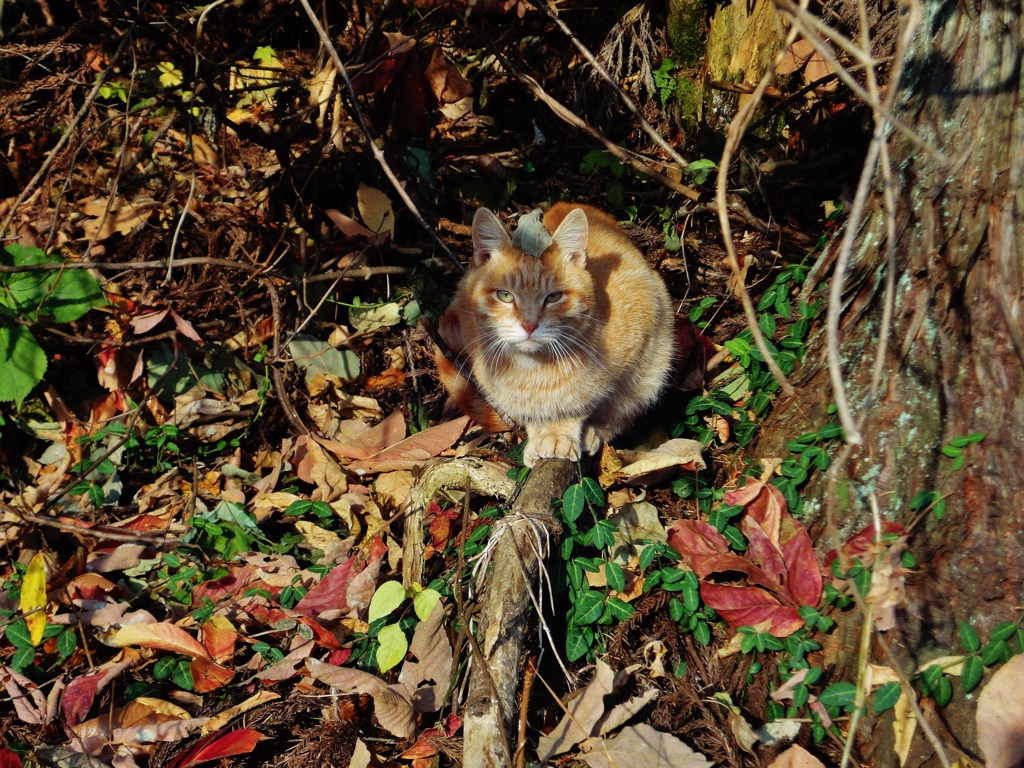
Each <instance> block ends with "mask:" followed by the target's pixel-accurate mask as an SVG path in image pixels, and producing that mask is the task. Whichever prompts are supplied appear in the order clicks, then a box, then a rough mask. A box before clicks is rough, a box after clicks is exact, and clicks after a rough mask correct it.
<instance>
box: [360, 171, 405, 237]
mask: <svg viewBox="0 0 1024 768" xmlns="http://www.w3.org/2000/svg"><path fill="white" fill-rule="evenodd" d="M356 201H357V202H358V204H359V215H360V216H361V217H362V218H363V223H364V224H365V225H366V226H367V228H369V230H370V231H371V232H377V233H380V232H387V233H388V234H389V235H390V236H391V239H392V240H394V239H395V212H394V210H393V209H392V208H391V201H390V200H388V196H387V195H385V194H384V193H383V192H381V191H380V190H379V189H376V188H374V187H368V186H367V185H366V184H360V185H359V189H358V190H357V191H356Z"/></svg>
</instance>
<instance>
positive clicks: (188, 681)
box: [171, 659, 195, 691]
mask: <svg viewBox="0 0 1024 768" xmlns="http://www.w3.org/2000/svg"><path fill="white" fill-rule="evenodd" d="M171 680H173V681H174V684H175V685H176V686H178V687H179V688H181V690H183V691H191V690H192V689H193V688H194V687H195V680H193V678H192V670H191V669H190V668H189V662H187V661H185V660H184V659H180V660H178V661H177V662H176V663H175V665H174V667H173V669H172V671H171Z"/></svg>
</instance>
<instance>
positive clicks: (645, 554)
mask: <svg viewBox="0 0 1024 768" xmlns="http://www.w3.org/2000/svg"><path fill="white" fill-rule="evenodd" d="M657 554H658V553H657V550H655V549H654V547H652V546H646V547H644V548H643V549H642V550H641V551H640V568H641V569H647V568H649V567H650V565H651V563H653V562H654V558H655V557H656V556H657Z"/></svg>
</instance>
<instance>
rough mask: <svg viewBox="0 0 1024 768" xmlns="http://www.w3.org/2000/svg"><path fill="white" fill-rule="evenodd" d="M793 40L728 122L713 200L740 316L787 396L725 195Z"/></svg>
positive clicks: (789, 39)
mask: <svg viewBox="0 0 1024 768" xmlns="http://www.w3.org/2000/svg"><path fill="white" fill-rule="evenodd" d="M795 39H796V30H795V29H791V30H790V31H789V35H788V36H787V37H786V42H785V43H784V44H783V45H782V48H781V49H780V50H779V52H778V53H777V54H776V55H775V58H774V59H773V60H772V61H771V63H770V64H769V65H768V69H767V71H766V72H765V73H764V76H763V77H762V78H761V80H760V82H758V84H757V87H756V88H755V89H754V93H753V94H751V96H750V98H749V99H748V100H747V101H746V103H744V105H743V106H742V107H741V108H740V110H739V111H738V112H737V113H736V116H735V117H734V118H733V119H732V122H731V123H729V131H728V134H727V136H726V141H725V147H724V148H723V149H722V159H721V161H720V162H719V164H718V180H717V184H716V186H715V200H716V202H717V207H718V222H719V225H720V226H721V227H722V241H723V243H724V244H725V254H726V256H727V258H728V260H729V268H730V269H731V270H732V275H733V285H734V286H735V291H736V293H737V295H738V297H739V299H740V303H741V304H742V305H743V314H744V316H745V317H746V320H747V329H748V330H749V331H750V333H751V335H753V337H754V344H755V345H756V346H757V348H758V350H759V351H760V352H761V356H762V357H763V358H764V362H765V364H766V365H767V366H768V369H769V370H770V371H771V372H772V375H773V376H774V377H775V380H776V381H778V382H779V386H780V387H781V388H782V391H783V393H784V394H785V395H787V396H792V395H794V394H796V390H795V389H793V385H792V384H790V383H789V381H788V380H787V379H786V375H785V374H784V373H783V372H782V369H781V368H779V364H778V363H777V362H776V361H775V358H774V357H773V356H772V354H771V352H769V351H768V344H767V342H766V341H765V338H764V334H763V333H761V327H760V325H758V322H757V311H756V310H755V308H754V302H753V300H752V299H751V298H750V292H749V291H747V286H746V285H744V282H743V279H742V273H741V272H740V264H739V261H738V260H737V258H736V246H735V245H733V242H732V227H731V226H730V224H729V212H728V205H727V201H726V192H727V190H728V182H729V164H730V163H731V162H732V156H733V154H734V153H735V152H736V150H737V149H738V148H739V145H740V141H741V140H742V138H743V132H744V131H745V130H746V127H747V124H748V123H749V122H750V120H751V118H752V117H753V116H754V110H755V109H757V106H758V104H760V102H761V96H762V95H763V94H764V92H765V89H767V88H768V84H769V83H770V82H771V80H772V78H773V77H774V76H775V69H776V67H778V66H779V63H780V62H781V61H782V57H783V56H784V55H785V52H786V50H787V49H788V48H789V46H790V45H792V44H793V41H794V40H795Z"/></svg>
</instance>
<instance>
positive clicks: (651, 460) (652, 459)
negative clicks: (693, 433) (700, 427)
mask: <svg viewBox="0 0 1024 768" xmlns="http://www.w3.org/2000/svg"><path fill="white" fill-rule="evenodd" d="M702 450H703V446H702V445H701V444H700V443H699V442H698V441H697V440H687V439H685V438H682V437H680V438H676V439H675V440H669V441H668V442H665V443H662V444H661V445H659V446H658V447H657V448H655V449H654V450H653V451H647V452H646V453H642V454H640V457H639V458H638V459H637V460H636V461H634V462H633V463H631V464H628V465H626V466H625V467H623V468H622V469H620V470H619V472H618V477H619V478H620V479H621V480H622V481H623V482H624V483H627V484H628V485H645V484H648V483H650V482H652V481H654V480H657V479H660V478H661V476H663V475H665V474H666V473H668V472H677V471H679V470H682V469H688V470H697V469H704V468H705V464H704V457H703V455H702V453H701V452H702Z"/></svg>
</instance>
